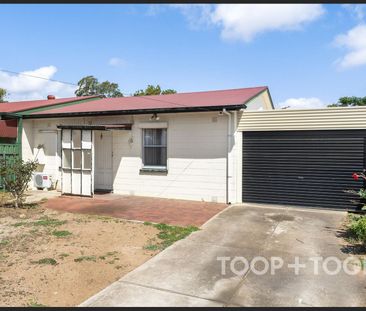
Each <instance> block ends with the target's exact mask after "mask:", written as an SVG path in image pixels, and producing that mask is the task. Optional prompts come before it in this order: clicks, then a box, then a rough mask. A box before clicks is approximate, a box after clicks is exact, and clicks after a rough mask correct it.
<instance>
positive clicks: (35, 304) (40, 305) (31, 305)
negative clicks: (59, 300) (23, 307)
mask: <svg viewBox="0 0 366 311" xmlns="http://www.w3.org/2000/svg"><path fill="white" fill-rule="evenodd" d="M28 307H38V308H40V307H47V306H46V305H43V304H41V303H38V302H30V303H29V304H28Z"/></svg>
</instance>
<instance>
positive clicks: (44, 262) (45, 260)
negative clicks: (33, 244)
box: [31, 258, 57, 266]
mask: <svg viewBox="0 0 366 311" xmlns="http://www.w3.org/2000/svg"><path fill="white" fill-rule="evenodd" d="M31 263H33V264H39V265H51V266H55V265H57V261H56V260H55V259H53V258H42V259H39V260H37V261H32V262H31Z"/></svg>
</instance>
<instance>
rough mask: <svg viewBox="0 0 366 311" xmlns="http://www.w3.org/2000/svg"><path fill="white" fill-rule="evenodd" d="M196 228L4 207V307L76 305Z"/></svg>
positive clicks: (0, 261)
mask: <svg viewBox="0 0 366 311" xmlns="http://www.w3.org/2000/svg"><path fill="white" fill-rule="evenodd" d="M194 230H196V229H195V228H189V229H186V228H181V229H180V228H179V227H170V226H162V227H161V226H160V227H159V226H157V225H152V224H150V223H146V224H144V223H139V222H131V221H126V220H122V219H117V218H112V217H105V216H90V215H85V214H83V215H81V214H71V213H67V212H58V211H53V210H49V209H45V208H42V207H40V206H38V205H34V206H32V207H31V208H27V209H25V208H22V209H14V208H9V207H0V306H39V305H45V306H76V305H78V304H79V303H81V302H82V301H84V300H86V299H87V298H89V297H90V296H92V295H93V294H95V293H97V292H98V291H100V290H102V289H103V288H105V287H106V286H107V285H109V284H110V283H112V282H114V281H116V280H118V279H119V278H120V277H122V276H123V275H125V274H126V273H128V272H129V271H131V270H133V269H134V268H136V267H137V266H139V265H141V264H142V263H143V262H145V261H146V260H148V259H149V258H151V257H152V256H154V255H155V254H157V253H158V252H159V251H160V250H161V249H163V248H164V247H166V246H169V245H170V244H172V243H173V242H174V241H175V240H177V239H179V238H183V237H185V236H186V235H187V234H189V233H190V232H191V231H194Z"/></svg>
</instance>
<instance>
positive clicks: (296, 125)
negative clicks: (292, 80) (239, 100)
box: [239, 107, 366, 131]
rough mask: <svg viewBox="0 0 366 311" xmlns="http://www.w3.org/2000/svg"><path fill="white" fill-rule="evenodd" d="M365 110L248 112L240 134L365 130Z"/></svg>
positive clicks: (328, 109)
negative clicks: (252, 132)
mask: <svg viewBox="0 0 366 311" xmlns="http://www.w3.org/2000/svg"><path fill="white" fill-rule="evenodd" d="M365 120H366V108H365V107H353V108H325V109H282V110H273V111H245V112H244V113H243V114H242V116H241V119H240V122H239V130H240V131H276V130H277V131H287V130H299V131H301V130H341V129H344V130H346V129H365V128H366V122H365Z"/></svg>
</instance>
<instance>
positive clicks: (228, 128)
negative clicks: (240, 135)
mask: <svg viewBox="0 0 366 311" xmlns="http://www.w3.org/2000/svg"><path fill="white" fill-rule="evenodd" d="M222 113H223V114H225V115H227V117H228V118H227V138H226V204H230V202H229V153H230V143H231V142H230V140H231V135H232V133H231V113H230V112H228V111H227V110H226V109H225V108H223V109H222Z"/></svg>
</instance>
